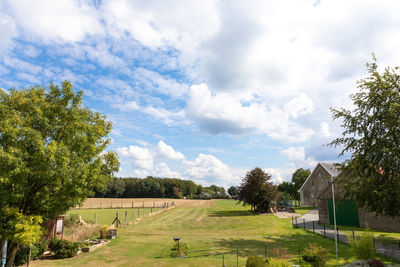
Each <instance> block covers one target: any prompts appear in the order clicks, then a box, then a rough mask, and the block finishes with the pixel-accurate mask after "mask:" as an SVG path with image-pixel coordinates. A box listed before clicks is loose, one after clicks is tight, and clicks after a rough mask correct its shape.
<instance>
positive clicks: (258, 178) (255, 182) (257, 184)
mask: <svg viewBox="0 0 400 267" xmlns="http://www.w3.org/2000/svg"><path fill="white" fill-rule="evenodd" d="M270 180H271V175H269V174H268V173H265V172H264V171H263V170H262V169H260V168H255V169H253V170H251V171H249V172H247V174H246V176H245V177H244V178H243V179H242V183H241V184H240V186H239V192H238V200H239V202H242V203H243V204H244V205H245V204H247V205H250V206H251V208H252V209H254V210H255V211H256V212H268V210H269V207H270V206H271V202H272V201H273V200H274V198H275V196H276V194H277V189H276V186H274V185H273V184H272V183H271V182H270Z"/></svg>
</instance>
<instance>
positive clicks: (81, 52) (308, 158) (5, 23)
mask: <svg viewBox="0 0 400 267" xmlns="http://www.w3.org/2000/svg"><path fill="white" fill-rule="evenodd" d="M399 8H400V2H398V1H379V2H378V1H364V0H357V1H324V0H322V1H314V0H313V1H296V0H293V1H205V0H201V1H194V0H193V1H183V0H182V1H128V0H126V1H125V0H113V1H111V0H110V1H75V0H68V1H67V0H57V1H51V0H40V1H20V0H13V1H11V0H10V1H1V2H0V37H1V42H0V57H1V60H0V87H1V88H3V89H10V88H21V87H29V86H33V85H44V86H46V85H48V84H49V82H50V81H54V82H55V83H61V82H62V81H63V80H65V79H67V80H70V81H71V82H72V83H73V85H74V86H75V88H76V89H82V90H83V91H84V93H85V99H84V102H85V105H86V106H87V107H89V108H91V109H93V110H96V111H99V112H101V113H102V114H105V115H106V116H107V117H108V119H109V120H111V121H112V122H113V126H114V129H113V132H112V134H111V136H110V137H111V138H112V140H113V143H112V145H111V146H110V148H109V149H110V150H112V151H116V152H117V153H118V155H119V157H120V161H121V170H120V172H119V173H118V174H117V175H118V176H123V177H146V176H147V175H153V176H160V177H179V178H185V179H193V180H194V181H196V182H197V183H200V184H203V185H209V184H211V183H215V184H218V185H222V186H230V185H237V184H238V183H239V182H240V179H241V177H243V176H244V175H245V173H246V171H248V170H250V169H252V168H254V167H261V168H263V169H265V170H266V171H267V172H269V173H270V174H271V175H272V176H273V181H274V182H275V183H279V182H281V181H284V180H290V177H291V173H292V172H293V171H294V170H295V169H296V168H300V167H303V168H313V167H314V166H315V164H316V162H318V161H328V162H335V161H338V160H341V159H338V158H337V155H338V151H337V150H334V149H332V148H329V147H326V146H325V144H327V143H329V142H330V141H331V140H332V139H333V138H335V137H337V136H339V135H340V134H341V129H340V122H333V121H332V119H331V116H330V111H329V107H336V108H338V107H347V108H351V102H350V101H349V98H348V95H349V94H351V93H354V92H356V90H357V87H356V81H357V80H359V79H360V78H362V77H365V76H366V73H365V67H364V64H365V63H366V62H368V61H370V60H371V53H372V52H375V54H376V56H377V58H378V63H379V64H380V65H381V66H395V65H399V59H400V54H399V52H398V50H399V49H398V48H399V47H400V34H399V33H400V17H399V16H398V15H397V14H396V11H398V10H399Z"/></svg>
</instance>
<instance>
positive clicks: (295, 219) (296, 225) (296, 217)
mask: <svg viewBox="0 0 400 267" xmlns="http://www.w3.org/2000/svg"><path fill="white" fill-rule="evenodd" d="M294 219H295V220H296V228H297V217H296V218H294Z"/></svg>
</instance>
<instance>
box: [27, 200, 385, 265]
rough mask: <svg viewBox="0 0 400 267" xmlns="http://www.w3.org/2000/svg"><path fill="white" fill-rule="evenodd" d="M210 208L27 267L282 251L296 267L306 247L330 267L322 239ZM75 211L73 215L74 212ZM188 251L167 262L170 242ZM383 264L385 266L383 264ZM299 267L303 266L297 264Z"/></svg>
mask: <svg viewBox="0 0 400 267" xmlns="http://www.w3.org/2000/svg"><path fill="white" fill-rule="evenodd" d="M214 203H215V206H213V207H202V206H199V207H176V208H174V209H172V210H170V211H167V212H164V213H160V214H158V215H155V216H151V217H147V218H145V219H144V220H142V221H141V222H140V223H139V224H136V225H130V226H127V227H125V228H123V229H119V230H118V237H117V238H116V239H114V240H112V241H111V243H110V244H108V245H107V246H105V247H102V248H100V249H98V250H96V251H94V252H91V253H88V254H81V255H79V256H76V257H74V258H71V259H64V260H43V261H36V262H34V264H33V266H96V267H99V266H165V267H167V266H171V267H172V266H202V267H203V266H222V257H223V254H224V260H225V266H236V252H237V251H238V253H239V266H245V262H246V258H247V256H249V255H260V256H264V253H265V251H266V250H267V253H268V255H269V256H270V255H271V253H272V249H273V248H286V249H287V250H288V251H289V253H290V254H292V255H293V257H292V262H293V263H298V252H299V249H300V251H303V249H304V248H305V247H306V246H307V245H308V243H310V242H315V243H318V244H320V245H322V246H323V247H325V248H327V249H329V255H328V257H329V259H328V266H333V265H336V258H335V244H334V242H333V241H332V240H329V239H325V238H323V237H322V236H319V235H316V234H313V233H310V232H305V231H303V230H301V229H293V228H292V225H291V221H290V219H280V218H277V217H275V216H273V215H270V214H268V215H253V214H252V213H251V212H249V211H248V207H243V206H241V205H236V203H235V202H234V201H229V200H215V201H214ZM75 211H76V210H74V212H75ZM176 236H179V237H181V238H182V241H183V242H185V243H186V244H188V246H189V249H190V250H189V257H188V258H171V257H170V256H169V254H170V248H171V247H172V246H173V244H174V241H173V240H172V238H173V237H176ZM339 257H340V264H344V263H347V262H350V261H353V260H355V258H354V254H353V252H352V250H351V249H350V247H349V246H347V245H344V244H339ZM385 262H386V263H389V262H388V261H387V260H386V261H385ZM301 265H302V266H307V265H306V264H305V263H304V262H301Z"/></svg>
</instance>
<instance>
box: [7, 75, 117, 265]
mask: <svg viewBox="0 0 400 267" xmlns="http://www.w3.org/2000/svg"><path fill="white" fill-rule="evenodd" d="M82 97H83V93H82V92H81V91H79V92H77V93H75V92H74V90H73V88H72V85H71V84H70V83H69V82H67V81H65V82H64V83H63V84H62V87H61V88H59V87H58V86H56V85H55V84H53V83H51V84H50V86H49V88H48V89H45V88H39V87H32V88H29V89H21V90H15V89H14V90H10V91H9V92H8V93H7V92H5V91H3V90H1V89H0V214H5V210H4V209H5V208H11V209H12V210H14V211H16V212H17V214H16V215H15V217H16V218H25V219H23V220H22V219H21V221H26V222H29V223H30V224H29V225H27V227H30V228H32V227H34V225H32V223H33V224H34V223H36V224H39V222H40V221H41V220H43V221H44V222H45V221H47V220H48V219H50V218H54V217H55V216H57V215H59V214H64V213H65V212H66V211H67V210H68V209H70V208H71V207H74V206H75V205H77V204H80V203H81V202H82V201H84V200H85V198H86V197H87V196H88V195H91V194H92V193H93V188H96V187H102V186H105V183H106V181H107V180H108V179H109V177H111V176H112V175H113V173H114V172H116V171H118V169H119V162H118V158H117V156H116V154H115V153H112V152H105V149H106V147H107V146H108V145H109V143H110V140H109V139H108V138H107V135H108V134H109V133H110V131H111V123H110V122H108V121H106V119H105V117H104V116H102V115H101V114H99V113H95V112H92V111H91V110H89V109H88V108H84V107H83V106H82ZM32 216H33V217H32ZM31 218H35V219H34V220H33V219H31ZM2 225H3V224H0V227H1V226H2ZM9 231H10V229H2V228H0V232H7V233H8V234H7V237H8V238H9V239H10V240H11V242H10V245H9V250H8V252H9V253H8V255H9V259H8V262H7V266H12V265H13V263H14V257H15V253H16V251H17V250H18V248H19V243H20V242H18V233H17V232H14V233H12V232H11V233H10V232H9Z"/></svg>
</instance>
